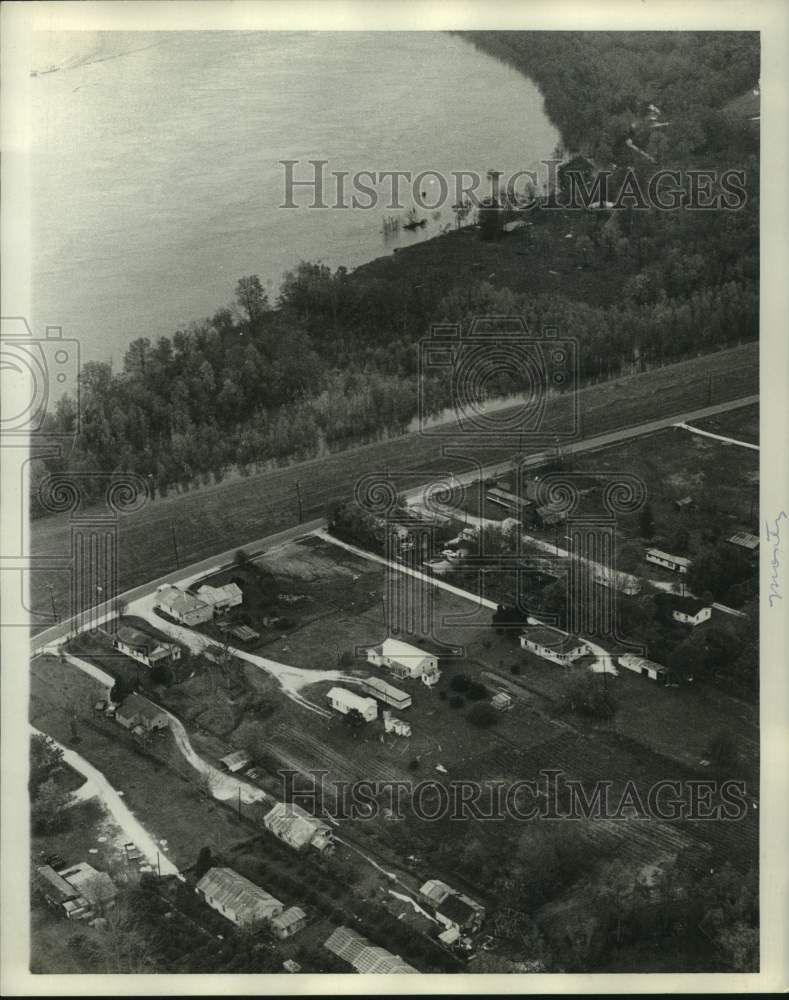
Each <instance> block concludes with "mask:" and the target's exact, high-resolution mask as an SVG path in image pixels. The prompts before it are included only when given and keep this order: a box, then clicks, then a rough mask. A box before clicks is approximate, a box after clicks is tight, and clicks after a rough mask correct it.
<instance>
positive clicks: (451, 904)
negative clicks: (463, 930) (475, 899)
mask: <svg viewBox="0 0 789 1000" xmlns="http://www.w3.org/2000/svg"><path fill="white" fill-rule="evenodd" d="M436 909H437V910H438V912H439V913H440V914H441V915H442V916H444V917H446V918H447V919H448V920H451V921H452V922H453V923H456V924H458V926H460V927H462V926H463V925H464V924H465V923H466V922H467V921H468V920H471V919H472V917H474V916H475V915H476V912H477V911H476V910H475V908H474V907H473V906H471V905H470V904H469V903H467V902H466V900H465V899H463V898H462V897H461V896H459V895H452V896H447V898H446V899H445V900H444V901H443V902H442V903H440V904H439V905H438V906H437V907H436Z"/></svg>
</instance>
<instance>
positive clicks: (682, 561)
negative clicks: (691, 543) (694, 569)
mask: <svg viewBox="0 0 789 1000" xmlns="http://www.w3.org/2000/svg"><path fill="white" fill-rule="evenodd" d="M647 556H654V557H655V558H656V559H663V560H665V561H666V562H672V563H676V565H677V566H690V559H686V558H685V557H684V556H672V554H671V553H670V552H664V551H663V550H662V549H654V548H650V549H647Z"/></svg>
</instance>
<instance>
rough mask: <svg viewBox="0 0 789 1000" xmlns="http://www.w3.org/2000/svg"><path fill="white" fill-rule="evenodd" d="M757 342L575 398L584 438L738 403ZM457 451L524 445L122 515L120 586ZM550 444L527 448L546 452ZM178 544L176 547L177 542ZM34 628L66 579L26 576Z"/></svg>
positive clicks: (195, 497)
mask: <svg viewBox="0 0 789 1000" xmlns="http://www.w3.org/2000/svg"><path fill="white" fill-rule="evenodd" d="M757 365H758V345H757V344H745V345H743V346H741V347H736V348H732V349H729V350H726V351H721V352H719V353H717V354H712V355H706V356H704V357H700V358H694V359H691V360H688V361H684V362H681V363H679V364H675V365H671V366H667V367H665V368H660V369H655V370H653V371H650V372H646V373H643V374H640V375H634V376H630V377H628V378H625V379H620V380H618V381H616V382H605V383H601V384H599V385H594V386H590V387H588V388H586V389H583V390H582V391H581V392H580V393H579V395H578V403H579V406H580V410H581V417H582V428H581V430H582V435H583V436H587V437H588V436H591V435H596V434H602V433H606V432H608V431H611V430H613V429H615V428H618V427H626V426H629V425H632V424H634V423H640V422H645V421H649V420H653V419H657V418H659V417H663V416H666V415H668V414H673V413H680V412H683V411H686V410H691V409H694V408H696V407H699V406H705V405H707V403H708V401H709V402H712V403H716V402H721V401H723V400H726V399H731V398H737V397H741V396H744V395H748V394H750V393H754V392H757V391H758V382H757V378H756V375H757ZM565 410H566V407H565V405H564V401H562V400H558V401H553V402H552V401H550V400H549V401H548V404H547V408H546V415H545V421H544V428H545V431H546V434H547V435H548V439H549V440H552V438H551V434H552V432H553V431H554V430H555V429H559V428H560V427H561V426H563V424H564V416H563V414H564V413H565ZM447 445H449V446H453V447H454V449H455V450H456V451H458V450H459V451H460V452H461V453H462V454H467V455H468V468H469V469H473V468H474V463H480V464H482V465H486V464H491V463H494V462H500V461H503V460H505V459H507V458H509V457H510V456H511V455H512V454H513V452H515V451H517V450H518V448H519V446H520V442H519V441H510V442H508V441H497V442H495V443H494V444H493V445H491V444H486V445H479V444H477V445H475V446H472V447H469V442H468V437H467V435H464V433H463V432H462V431H459V432H458V433H456V434H455V435H454V436H453V435H450V436H449V437H443V436H439V437H434V436H423V435H420V434H411V435H407V436H405V437H401V438H394V439H390V440H386V441H381V442H376V443H374V444H369V445H364V446H361V447H358V448H354V449H352V450H350V451H346V452H341V453H338V454H334V455H330V456H327V457H323V458H317V459H312V460H310V461H307V462H303V463H301V464H299V465H294V466H290V467H288V468H283V469H277V470H269V471H262V472H260V473H258V474H255V475H252V476H250V477H248V478H246V479H236V480H233V481H230V482H227V483H223V484H220V485H218V486H212V487H205V488H202V489H198V490H194V491H191V492H188V493H185V494H182V495H171V496H168V497H166V498H159V499H157V500H155V501H152V502H149V503H148V504H146V505H145V506H144V507H143V508H142V509H141V510H140V511H138V512H137V513H135V514H132V515H125V516H121V517H120V521H119V525H118V532H119V552H118V588H119V591H125V590H127V589H129V588H131V587H134V586H137V585H139V584H142V583H144V582H146V581H147V580H151V579H154V578H156V577H157V576H160V575H163V574H165V573H167V572H169V571H171V570H173V569H175V567H176V551H175V546H176V545H177V549H178V559H179V561H180V564H181V565H182V566H183V565H187V564H189V563H191V562H194V561H197V560H199V559H202V558H205V557H206V556H209V555H210V554H211V553H215V552H221V551H224V550H226V549H229V548H232V547H234V546H238V545H244V544H246V543H248V542H250V541H251V540H254V539H258V538H261V537H264V536H266V535H269V534H272V533H274V532H277V531H280V530H282V529H284V528H286V527H288V526H291V525H293V524H296V523H297V521H298V503H297V484H299V489H300V490H301V497H302V504H303V516H304V518H305V519H309V518H312V517H317V516H323V515H324V514H325V513H326V510H327V508H328V507H329V506H330V505H331V504H332V503H335V502H336V501H338V500H343V499H347V498H348V497H349V496H351V495H352V491H353V486H354V483H355V482H356V481H357V480H358V478H359V475H360V473H361V472H362V471H364V472H365V473H373V472H375V471H376V470H377V471H380V472H381V473H382V474H385V473H387V472H388V473H390V474H391V475H393V476H395V481H396V483H397V487H398V488H399V489H406V488H408V487H409V486H415V485H418V484H419V483H420V482H424V480H425V479H426V478H427V477H428V476H430V475H431V474H440V473H444V474H446V473H447V472H449V471H455V472H462V471H464V470H463V468H462V466H463V459H462V458H460V459H456V458H453V459H452V460H451V462H450V460H448V459H447V458H445V457H443V452H442V449H443V448H444V447H445V446H447ZM544 447H545V445H544V444H542V445H540V447H535V448H534V449H530V448H528V447H527V448H526V451H527V452H529V451H530V450H535V451H540V450H544ZM69 538H70V528H69V522H68V516H67V515H55V516H52V517H48V518H44V519H39V520H36V521H34V522H33V524H32V528H31V550H32V551H31V554H32V555H33V556H34V557H43V556H64V555H67V554H68V553H69V550H70V540H69ZM174 539H175V542H174ZM29 578H30V588H31V610H32V626H33V627H34V629H36V630H39V629H40V628H42V627H45V626H46V625H47V624H50V623H51V606H50V592H49V589H48V586H49V585H50V584H51V585H52V587H53V588H54V589H53V591H52V595H53V598H54V600H55V604H56V607H57V608H58V609H59V611H60V613H61V614H63V613H64V611H65V609H67V608H68V607H69V576H68V572H67V571H66V572H60V571H53V570H46V569H35V570H32V571H31V572H30V574H29Z"/></svg>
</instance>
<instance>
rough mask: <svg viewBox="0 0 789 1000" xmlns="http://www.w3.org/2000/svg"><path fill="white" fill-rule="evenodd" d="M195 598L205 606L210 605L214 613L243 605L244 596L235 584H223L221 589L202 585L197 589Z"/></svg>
mask: <svg viewBox="0 0 789 1000" xmlns="http://www.w3.org/2000/svg"><path fill="white" fill-rule="evenodd" d="M197 596H198V597H199V598H200V600H201V601H203V602H204V603H205V604H209V605H211V607H213V608H214V610H215V611H227V610H228V609H229V608H237V607H238V606H239V605H240V604H243V601H244V595H243V593H242V591H241V588H240V587H239V585H238V584H237V583H225V584H223V585H222V586H221V587H212V586H210V585H209V584H207V583H204V584H203V586H202V587H198V590H197Z"/></svg>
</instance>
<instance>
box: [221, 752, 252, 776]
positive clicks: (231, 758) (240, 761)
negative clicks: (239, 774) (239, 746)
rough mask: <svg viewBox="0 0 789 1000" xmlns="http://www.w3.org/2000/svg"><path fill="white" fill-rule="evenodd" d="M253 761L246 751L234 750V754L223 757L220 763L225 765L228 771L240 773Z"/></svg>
mask: <svg viewBox="0 0 789 1000" xmlns="http://www.w3.org/2000/svg"><path fill="white" fill-rule="evenodd" d="M251 760H252V758H251V757H250V756H249V754H248V753H246V752H245V751H244V750H234V751H233V752H232V753H229V754H227V755H226V756H225V757H222V758H221V759H220V761H219V763H220V764H224V765H225V767H226V768H227V769H228V771H240V770H241V768H242V767H246V765H247V764H249V763H250V761H251Z"/></svg>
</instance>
